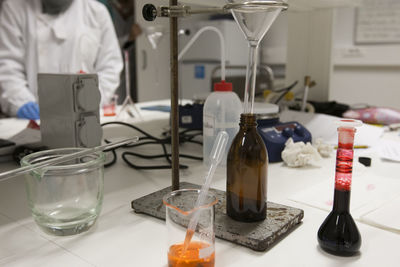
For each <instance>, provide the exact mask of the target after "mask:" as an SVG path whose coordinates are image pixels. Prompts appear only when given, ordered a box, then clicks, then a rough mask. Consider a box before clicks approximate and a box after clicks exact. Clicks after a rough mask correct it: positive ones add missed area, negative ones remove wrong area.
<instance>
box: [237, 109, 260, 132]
mask: <svg viewBox="0 0 400 267" xmlns="http://www.w3.org/2000/svg"><path fill="white" fill-rule="evenodd" d="M239 125H240V128H245V129H247V128H255V127H257V120H256V115H255V114H250V113H242V114H240V124H239Z"/></svg>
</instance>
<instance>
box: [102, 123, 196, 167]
mask: <svg viewBox="0 0 400 267" xmlns="http://www.w3.org/2000/svg"><path fill="white" fill-rule="evenodd" d="M113 124H114V125H115V124H117V125H122V126H125V127H128V128H131V129H133V130H136V131H138V132H139V133H141V134H142V135H143V136H142V137H139V143H135V144H132V145H128V146H125V147H126V148H135V147H139V146H143V145H154V144H155V145H160V146H161V148H162V151H163V153H162V154H156V155H144V154H140V153H135V152H131V151H124V152H123V153H122V155H121V157H122V159H123V160H124V162H125V163H126V164H128V166H130V167H132V168H134V169H138V170H152V169H153V170H155V169H171V168H172V161H171V154H170V153H169V152H168V150H167V145H170V144H171V136H170V132H169V131H165V132H163V133H162V135H163V136H165V137H164V138H157V137H155V136H153V135H151V134H149V133H147V132H146V131H144V130H142V129H140V128H139V127H136V126H134V125H131V124H128V123H125V122H119V121H115V122H106V123H103V124H101V126H102V127H105V126H107V125H113ZM201 135H202V132H201V131H200V130H192V129H186V130H183V131H181V132H180V133H179V143H180V144H183V143H185V142H190V143H194V144H198V145H202V144H203V143H202V142H200V141H198V140H194V139H195V138H196V137H198V136H201ZM104 141H105V142H106V143H110V142H111V141H109V140H107V139H105V140H104ZM109 152H111V153H112V158H111V161H109V162H107V163H105V164H104V167H106V168H107V167H110V166H112V165H114V164H115V163H116V162H117V154H116V152H115V150H114V149H112V150H110V151H109ZM129 157H139V158H143V159H155V158H165V160H166V161H167V162H168V164H166V165H145V166H144V165H137V164H134V163H132V161H131V160H129ZM179 157H183V158H188V159H192V160H203V158H202V157H198V156H193V155H187V154H179ZM179 168H180V169H187V168H188V166H187V165H183V164H180V165H179Z"/></svg>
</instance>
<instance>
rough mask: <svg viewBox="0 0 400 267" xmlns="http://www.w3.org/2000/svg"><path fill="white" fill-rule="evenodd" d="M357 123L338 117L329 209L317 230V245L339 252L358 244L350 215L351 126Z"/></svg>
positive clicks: (352, 251)
mask: <svg viewBox="0 0 400 267" xmlns="http://www.w3.org/2000/svg"><path fill="white" fill-rule="evenodd" d="M360 125H361V123H360V122H358V121H354V120H341V121H340V125H339V128H338V133H339V145H338V149H337V154H336V174H335V193H334V201H333V209H332V211H331V213H329V215H328V217H327V218H326V219H325V221H324V222H323V223H322V225H321V227H320V228H319V230H318V243H319V245H320V246H321V248H322V249H324V250H325V251H327V252H329V253H331V254H335V255H339V256H351V255H354V254H356V253H357V252H358V251H359V249H360V246H361V236H360V232H359V231H358V228H357V226H356V224H355V222H354V220H353V217H352V216H351V215H350V192H351V178H352V171H353V143H354V134H355V132H356V129H355V128H354V127H355V126H360Z"/></svg>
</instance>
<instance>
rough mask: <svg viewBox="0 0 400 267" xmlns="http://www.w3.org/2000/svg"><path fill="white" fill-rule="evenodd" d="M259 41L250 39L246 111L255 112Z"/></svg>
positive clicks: (245, 98) (245, 96)
mask: <svg viewBox="0 0 400 267" xmlns="http://www.w3.org/2000/svg"><path fill="white" fill-rule="evenodd" d="M257 55H258V43H256V42H252V41H249V61H248V65H247V71H246V88H245V92H244V113H253V106H254V95H255V89H256V74H257Z"/></svg>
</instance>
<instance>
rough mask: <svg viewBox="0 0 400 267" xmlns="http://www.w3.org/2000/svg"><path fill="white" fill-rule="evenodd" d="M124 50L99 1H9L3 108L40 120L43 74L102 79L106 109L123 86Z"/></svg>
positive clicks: (1, 25)
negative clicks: (88, 75)
mask: <svg viewBox="0 0 400 267" xmlns="http://www.w3.org/2000/svg"><path fill="white" fill-rule="evenodd" d="M122 68H123V62H122V56H121V50H120V48H119V44H118V40H117V37H116V34H115V30H114V26H113V23H112V20H111V17H110V15H109V13H108V11H107V9H106V8H105V6H104V5H103V4H101V3H99V2H97V1H96V0H4V1H3V4H2V9H1V13H0V106H1V109H2V112H3V113H6V114H8V115H10V116H17V117H19V118H27V119H39V108H38V104H37V101H38V100H37V90H38V88H37V74H38V73H60V72H62V73H78V72H86V73H97V74H98V77H99V87H100V92H101V95H102V104H105V103H107V102H108V101H109V100H110V99H111V98H112V96H113V95H114V91H115V90H116V88H117V87H118V85H119V79H120V72H121V70H122Z"/></svg>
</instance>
